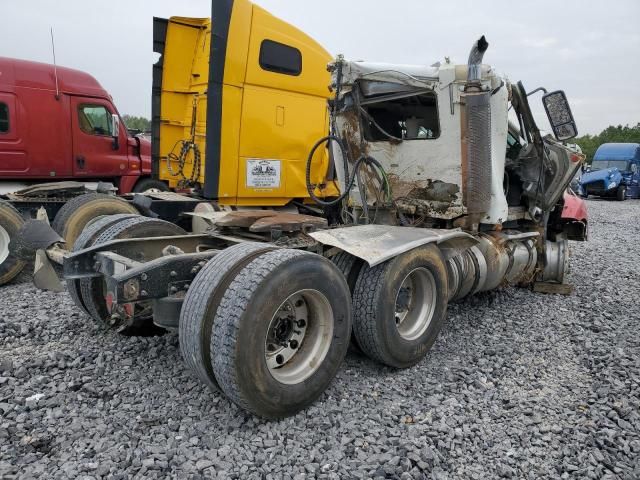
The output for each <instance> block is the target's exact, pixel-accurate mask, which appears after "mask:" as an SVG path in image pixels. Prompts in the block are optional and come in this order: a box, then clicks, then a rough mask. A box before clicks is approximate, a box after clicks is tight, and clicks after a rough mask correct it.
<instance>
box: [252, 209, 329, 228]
mask: <svg viewBox="0 0 640 480" xmlns="http://www.w3.org/2000/svg"><path fill="white" fill-rule="evenodd" d="M276 213H277V215H273V216H268V217H263V218H261V219H259V220H256V221H255V222H254V223H253V225H251V227H250V228H249V230H250V231H252V232H256V233H260V232H270V231H271V230H274V229H278V230H282V231H284V232H299V231H301V230H319V229H323V228H327V227H328V223H327V219H326V218H322V217H313V216H311V215H302V214H298V213H278V212H276Z"/></svg>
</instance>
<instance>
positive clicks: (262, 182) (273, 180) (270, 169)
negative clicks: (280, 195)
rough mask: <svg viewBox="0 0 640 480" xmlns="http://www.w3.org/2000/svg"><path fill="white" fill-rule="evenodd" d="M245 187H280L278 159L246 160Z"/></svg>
mask: <svg viewBox="0 0 640 480" xmlns="http://www.w3.org/2000/svg"><path fill="white" fill-rule="evenodd" d="M247 187H250V188H280V160H260V159H253V160H247Z"/></svg>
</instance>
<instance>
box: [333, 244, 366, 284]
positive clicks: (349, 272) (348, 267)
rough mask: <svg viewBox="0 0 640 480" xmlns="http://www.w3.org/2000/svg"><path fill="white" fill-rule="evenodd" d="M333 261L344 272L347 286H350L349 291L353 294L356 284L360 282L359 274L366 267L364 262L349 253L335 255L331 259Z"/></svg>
mask: <svg viewBox="0 0 640 480" xmlns="http://www.w3.org/2000/svg"><path fill="white" fill-rule="evenodd" d="M331 261H332V262H333V263H334V264H335V266H336V267H338V269H339V270H340V271H341V272H342V274H343V275H344V278H345V279H346V280H347V285H349V291H350V292H351V293H353V290H354V289H355V287H356V282H357V281H358V274H359V273H360V269H362V266H363V265H364V261H363V260H361V259H359V258H358V257H354V256H353V255H351V254H350V253H347V252H340V253H338V254H337V255H334V256H333V257H331Z"/></svg>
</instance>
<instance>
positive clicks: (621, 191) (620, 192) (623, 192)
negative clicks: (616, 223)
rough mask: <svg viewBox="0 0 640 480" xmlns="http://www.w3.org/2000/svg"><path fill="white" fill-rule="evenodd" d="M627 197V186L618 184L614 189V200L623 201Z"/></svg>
mask: <svg viewBox="0 0 640 480" xmlns="http://www.w3.org/2000/svg"><path fill="white" fill-rule="evenodd" d="M626 199H627V187H625V186H624V185H620V186H619V187H618V189H617V190H616V200H618V201H619V202H624V201H625V200H626Z"/></svg>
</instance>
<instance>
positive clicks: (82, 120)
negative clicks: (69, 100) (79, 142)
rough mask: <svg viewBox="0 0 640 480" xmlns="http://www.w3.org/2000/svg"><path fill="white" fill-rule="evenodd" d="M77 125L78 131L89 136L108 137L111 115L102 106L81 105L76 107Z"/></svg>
mask: <svg viewBox="0 0 640 480" xmlns="http://www.w3.org/2000/svg"><path fill="white" fill-rule="evenodd" d="M78 123H79V125H80V130H82V131H83V132H85V133H88V134H90V135H104V136H108V137H110V136H111V135H112V133H113V132H112V131H111V113H110V112H109V110H107V109H106V107H104V106H102V105H87V104H83V105H80V106H79V107H78Z"/></svg>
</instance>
